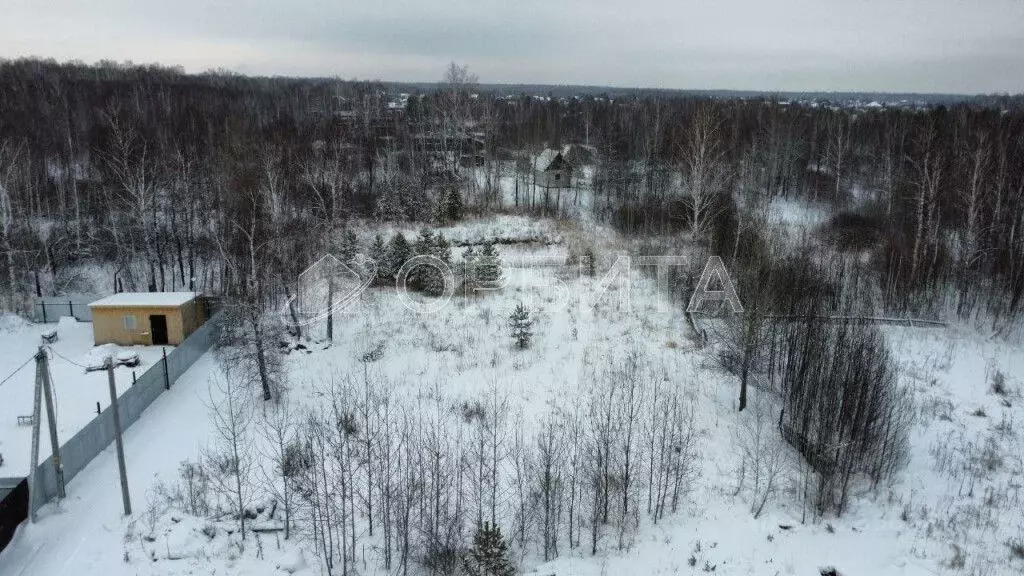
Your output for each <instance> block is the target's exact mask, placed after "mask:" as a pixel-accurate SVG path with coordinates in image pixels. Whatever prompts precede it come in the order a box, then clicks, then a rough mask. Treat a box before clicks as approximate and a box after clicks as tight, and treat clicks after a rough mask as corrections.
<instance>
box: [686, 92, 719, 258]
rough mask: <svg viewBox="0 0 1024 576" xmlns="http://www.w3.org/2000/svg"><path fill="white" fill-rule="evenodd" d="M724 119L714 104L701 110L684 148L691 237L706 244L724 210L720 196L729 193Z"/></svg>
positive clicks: (701, 107)
mask: <svg viewBox="0 0 1024 576" xmlns="http://www.w3.org/2000/svg"><path fill="white" fill-rule="evenodd" d="M721 131H722V127H721V120H719V117H718V112H717V110H716V109H715V107H714V106H713V105H711V104H701V105H700V107H698V109H697V111H696V113H695V114H694V117H693V119H692V121H691V123H690V126H689V128H688V131H687V137H686V141H685V143H684V144H683V145H682V150H681V156H682V158H683V170H682V172H683V184H684V187H685V192H686V194H687V195H688V198H687V199H688V204H689V209H690V234H691V238H692V239H693V240H694V241H697V242H703V241H705V240H706V239H707V235H708V233H709V232H710V230H711V228H712V223H713V222H714V220H715V218H717V217H718V215H719V214H720V213H721V211H722V208H723V206H722V198H721V194H722V193H723V192H724V191H726V190H727V185H728V180H729V172H728V165H727V163H726V157H725V147H724V144H723V138H722V134H721Z"/></svg>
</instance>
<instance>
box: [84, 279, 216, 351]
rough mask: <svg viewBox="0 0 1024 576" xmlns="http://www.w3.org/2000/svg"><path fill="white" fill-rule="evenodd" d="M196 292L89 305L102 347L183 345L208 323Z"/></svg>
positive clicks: (133, 295) (125, 296) (131, 295)
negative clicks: (204, 323)
mask: <svg viewBox="0 0 1024 576" xmlns="http://www.w3.org/2000/svg"><path fill="white" fill-rule="evenodd" d="M198 296H199V295H198V294H197V293H195V292H121V293H120V294H114V295H113V296H108V297H106V298H103V299H100V300H97V301H95V302H93V303H92V304H89V310H90V312H91V313H92V329H93V340H94V343H95V344H96V345H97V346H98V345H100V344H120V345H122V346H130V345H133V344H141V345H146V346H158V345H161V344H170V345H173V346H177V345H178V344H181V343H182V341H184V340H185V338H187V337H188V336H189V334H191V333H192V332H195V330H196V329H197V328H199V327H200V326H202V325H203V322H205V321H206V318H205V316H206V312H205V307H204V305H203V303H202V301H201V300H200V299H198Z"/></svg>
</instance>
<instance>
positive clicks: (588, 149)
mask: <svg viewBox="0 0 1024 576" xmlns="http://www.w3.org/2000/svg"><path fill="white" fill-rule="evenodd" d="M562 157H563V158H565V160H566V162H568V163H569V164H570V165H572V167H573V169H575V170H579V169H580V168H582V167H583V166H587V165H590V164H593V163H594V161H595V160H596V159H597V148H595V147H593V146H589V145H587V144H566V145H565V146H563V147H562Z"/></svg>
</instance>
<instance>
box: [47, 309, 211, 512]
mask: <svg viewBox="0 0 1024 576" xmlns="http://www.w3.org/2000/svg"><path fill="white" fill-rule="evenodd" d="M219 318H220V315H219V314H216V315H214V317H213V318H211V319H210V320H208V321H207V322H206V323H205V324H203V325H202V326H201V327H200V328H199V329H198V330H196V331H195V332H193V333H192V334H191V335H190V336H189V337H188V338H186V339H185V341H184V342H182V343H181V345H179V346H178V347H177V348H175V349H174V350H172V351H171V352H170V353H169V354H167V361H166V369H165V363H164V362H163V361H160V362H157V363H156V364H154V365H153V366H152V367H151V368H150V369H149V370H146V372H144V373H143V374H142V375H141V376H139V377H138V378H137V379H136V380H135V383H134V384H133V385H132V387H131V388H129V389H128V390H127V391H126V392H125V393H124V394H122V395H121V396H120V397H119V398H118V408H119V409H120V413H121V425H122V426H124V428H125V430H127V429H128V428H129V427H130V426H131V425H132V424H133V423H135V421H136V420H138V419H139V417H140V416H141V415H142V412H143V411H144V410H145V409H146V408H147V407H148V406H149V405H150V404H152V403H153V401H154V400H156V398H157V396H159V395H160V394H161V393H162V392H163V391H164V390H165V389H167V388H169V387H170V386H173V385H174V382H175V380H177V379H178V378H179V377H180V376H181V375H182V374H184V373H185V371H186V370H188V369H189V368H190V367H191V366H192V364H194V363H195V362H196V360H198V359H199V357H200V356H202V355H203V354H205V353H206V352H207V351H208V350H209V349H210V346H211V345H212V343H213V330H214V324H215V323H216V322H217V321H218V320H219ZM113 441H114V417H113V412H112V410H111V407H110V406H107V408H106V409H105V410H103V412H101V413H100V415H99V416H97V417H96V418H95V419H93V421H92V422H90V423H89V424H87V425H86V426H85V427H84V428H82V429H81V430H79V431H78V433H77V434H75V435H74V436H72V437H71V439H69V440H68V441H67V442H66V443H64V445H63V446H61V447H60V456H61V460H62V464H63V472H64V483H65V485H67V484H69V483H70V482H71V480H72V479H73V478H74V477H75V476H76V475H77V474H78V473H79V472H81V471H82V469H83V468H85V467H86V466H87V465H88V464H89V462H91V461H92V459H93V458H95V457H96V456H97V455H98V454H99V453H100V452H102V451H103V450H104V449H105V448H106V447H107V446H109V445H110V443H111V442H113ZM56 495H57V475H56V472H55V471H54V469H53V463H52V461H51V460H50V459H47V460H46V461H45V462H43V463H42V464H40V465H39V466H38V467H37V468H36V491H35V494H33V495H32V497H31V498H32V510H33V511H35V510H38V509H39V507H40V506H42V505H43V504H45V503H46V502H48V501H49V500H50V499H51V498H53V497H55V496H56Z"/></svg>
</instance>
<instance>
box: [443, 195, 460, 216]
mask: <svg viewBox="0 0 1024 576" xmlns="http://www.w3.org/2000/svg"><path fill="white" fill-rule="evenodd" d="M444 200H445V201H444V205H445V210H444V211H445V217H446V218H447V219H448V220H450V221H452V222H457V221H459V220H462V211H463V206H462V194H460V193H459V189H458V188H450V189H449V190H448V193H447V194H445V199H444Z"/></svg>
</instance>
